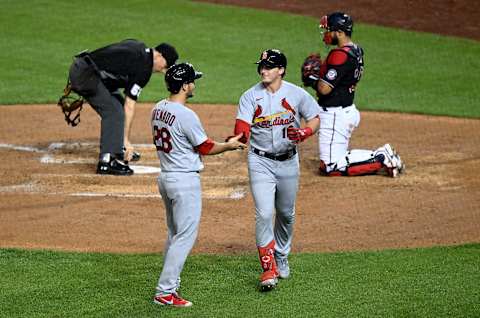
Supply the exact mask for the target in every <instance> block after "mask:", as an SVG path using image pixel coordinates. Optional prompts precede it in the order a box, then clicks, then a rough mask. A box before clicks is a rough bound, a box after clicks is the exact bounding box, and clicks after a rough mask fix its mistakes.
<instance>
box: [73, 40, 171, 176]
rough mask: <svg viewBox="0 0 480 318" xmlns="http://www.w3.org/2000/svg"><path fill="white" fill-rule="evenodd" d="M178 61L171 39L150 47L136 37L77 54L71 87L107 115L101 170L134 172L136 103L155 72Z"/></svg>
mask: <svg viewBox="0 0 480 318" xmlns="http://www.w3.org/2000/svg"><path fill="white" fill-rule="evenodd" d="M177 59H178V54H177V51H176V50H175V48H174V47H173V46H171V45H169V44H167V43H161V44H159V45H158V46H156V47H155V48H148V47H146V46H145V44H144V43H142V42H140V41H137V40H133V39H128V40H124V41H121V42H119V43H114V44H110V45H108V46H105V47H102V48H99V49H97V50H95V51H93V52H88V51H84V52H82V53H80V54H78V55H76V56H75V60H74V61H73V63H72V65H71V67H70V72H69V80H70V82H71V85H72V90H73V91H75V92H76V93H78V94H79V95H81V96H83V97H84V98H85V99H86V100H87V101H88V103H89V104H90V105H91V106H92V107H93V109H95V111H96V112H97V113H98V114H99V115H100V117H101V118H102V121H101V134H100V156H99V161H98V165H97V173H98V174H112V175H132V174H133V170H132V169H130V167H129V166H128V161H129V160H132V155H133V154H134V152H133V147H132V145H131V143H130V131H131V126H132V121H133V117H134V114H135V104H136V101H137V99H138V97H139V95H140V92H141V91H142V88H144V87H145V86H146V85H147V83H148V81H149V80H150V77H151V75H152V73H153V72H162V73H165V72H166V70H167V69H168V68H169V67H170V66H171V65H173V64H175V62H176V60H177ZM120 88H124V95H122V94H121V93H120V91H119V89H120ZM135 154H136V153H135ZM136 156H137V159H138V156H139V155H138V154H136ZM133 159H135V158H133Z"/></svg>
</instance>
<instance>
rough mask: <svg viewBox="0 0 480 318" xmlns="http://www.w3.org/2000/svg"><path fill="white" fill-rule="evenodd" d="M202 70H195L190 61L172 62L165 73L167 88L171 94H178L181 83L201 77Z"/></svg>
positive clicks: (191, 81)
mask: <svg viewBox="0 0 480 318" xmlns="http://www.w3.org/2000/svg"><path fill="white" fill-rule="evenodd" d="M202 75H203V73H202V72H197V71H195V69H194V68H193V65H192V64H190V63H180V64H174V65H172V66H171V67H169V68H168V70H167V73H166V74H165V82H166V83H167V89H168V91H169V92H170V93H172V94H178V92H180V89H181V88H182V85H183V84H189V83H193V82H194V81H195V80H196V79H199V78H200V77H202Z"/></svg>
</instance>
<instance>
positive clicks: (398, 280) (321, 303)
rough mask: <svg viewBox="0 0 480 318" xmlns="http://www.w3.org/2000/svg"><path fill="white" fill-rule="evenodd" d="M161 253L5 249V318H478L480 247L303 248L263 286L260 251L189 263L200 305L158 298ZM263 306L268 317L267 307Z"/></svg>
mask: <svg viewBox="0 0 480 318" xmlns="http://www.w3.org/2000/svg"><path fill="white" fill-rule="evenodd" d="M161 264H162V259H161V257H160V256H157V255H112V254H76V253H61V252H49V251H22V250H12V249H7V250H0V282H1V286H2V288H1V289H0V308H1V309H2V310H1V311H0V316H1V317H159V316H161V317H258V316H265V315H266V313H268V314H267V316H268V317H478V315H479V314H480V290H479V287H478V282H479V281H480V245H479V244H472V245H464V246H457V247H437V248H430V249H418V250H387V251H381V252H355V253H335V254H295V255H293V256H292V258H291V267H292V276H291V279H288V280H284V281H281V283H280V286H279V287H278V288H277V289H276V290H275V291H273V292H271V293H259V292H257V290H256V284H257V274H258V264H257V258H256V256H255V255H253V254H252V255H245V256H201V255H193V256H191V257H189V259H188V260H187V264H186V266H185V269H184V273H183V275H182V282H183V286H184V288H182V293H183V294H184V295H186V296H189V299H190V300H191V301H193V302H194V306H193V307H192V308H189V309H180V310H179V309H175V308H164V307H162V306H158V305H155V304H153V303H152V302H151V297H152V295H153V293H154V287H155V285H156V280H157V278H158V275H159V273H160V269H161ZM261 313H263V314H261Z"/></svg>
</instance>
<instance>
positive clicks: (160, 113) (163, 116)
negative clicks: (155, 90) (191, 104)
mask: <svg viewBox="0 0 480 318" xmlns="http://www.w3.org/2000/svg"><path fill="white" fill-rule="evenodd" d="M175 118H176V117H175V115H172V114H171V113H170V112H167V111H166V110H160V109H155V111H154V112H153V114H152V120H160V121H163V122H164V123H165V124H167V125H168V126H172V125H173V122H174V121H175Z"/></svg>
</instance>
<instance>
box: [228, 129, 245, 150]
mask: <svg viewBox="0 0 480 318" xmlns="http://www.w3.org/2000/svg"><path fill="white" fill-rule="evenodd" d="M242 136H243V133H241V134H238V135H236V136H234V137H230V138H228V141H227V145H229V148H230V149H231V150H236V149H245V148H247V145H246V144H244V143H243V142H240V138H242Z"/></svg>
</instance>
